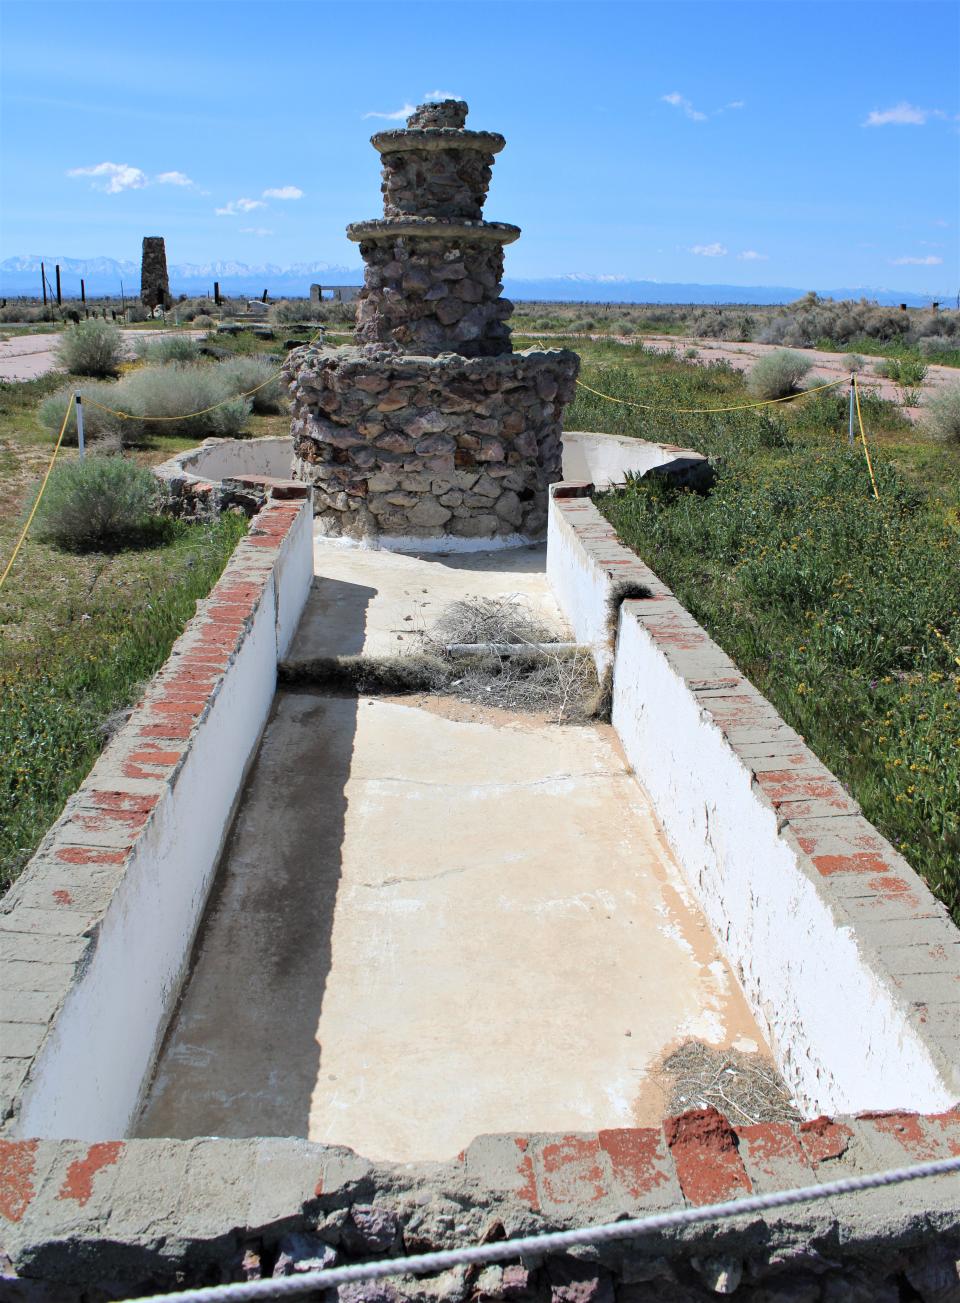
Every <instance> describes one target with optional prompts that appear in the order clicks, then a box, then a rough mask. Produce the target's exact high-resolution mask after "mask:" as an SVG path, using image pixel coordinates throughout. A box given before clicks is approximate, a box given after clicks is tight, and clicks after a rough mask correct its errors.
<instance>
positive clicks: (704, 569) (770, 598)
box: [566, 344, 960, 918]
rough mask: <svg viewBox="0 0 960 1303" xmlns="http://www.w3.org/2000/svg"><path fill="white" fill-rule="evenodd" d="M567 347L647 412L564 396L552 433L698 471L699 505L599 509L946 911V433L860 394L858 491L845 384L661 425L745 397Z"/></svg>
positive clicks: (950, 501) (621, 496)
mask: <svg viewBox="0 0 960 1303" xmlns="http://www.w3.org/2000/svg"><path fill="white" fill-rule="evenodd" d="M583 352H584V353H585V365H584V369H583V371H582V377H583V379H584V380H585V381H586V382H587V383H588V384H590V385H592V386H594V387H595V388H597V389H601V390H603V391H604V392H605V393H610V394H616V395H617V396H619V397H623V398H631V399H633V401H635V402H644V403H651V404H655V405H656V406H657V407H658V408H662V409H663V410H658V411H654V412H647V411H643V412H641V411H636V410H632V409H630V408H628V407H624V406H620V405H617V404H612V403H608V402H604V401H603V400H602V399H599V398H596V397H595V396H593V395H591V394H590V393H588V392H587V391H585V390H580V391H579V392H578V397H577V400H576V402H575V404H574V405H573V406H572V407H571V409H570V411H569V412H568V416H567V422H566V424H567V426H568V428H571V429H581V430H582V429H592V430H607V431H609V432H611V433H620V434H632V435H635V436H639V437H643V438H650V439H656V440H661V441H664V442H672V443H678V444H681V445H686V446H688V447H693V448H696V449H698V450H700V451H702V452H706V453H708V454H711V455H712V456H714V457H715V458H716V466H717V473H718V479H717V484H716V486H715V488H714V490H713V491H712V492H711V493H710V494H709V495H708V496H703V497H702V496H698V495H697V494H695V493H690V492H671V491H669V490H667V489H665V488H664V487H663V485H662V484H661V483H659V482H657V481H655V480H654V481H650V480H640V481H637V482H635V483H633V484H630V485H628V486H627V487H626V488H625V489H624V490H623V491H622V492H617V493H611V494H609V495H606V496H604V497H602V498H601V499H600V506H601V509H602V510H603V511H604V513H605V514H606V515H607V517H608V518H609V520H610V521H611V523H612V524H613V525H614V526H615V528H616V529H617V530H618V532H619V533H620V535H621V537H622V538H623V540H624V541H625V542H626V543H628V544H629V545H630V546H632V547H634V548H636V550H637V551H638V552H639V553H640V554H641V555H642V556H643V557H644V559H645V560H646V561H647V562H648V563H649V564H650V565H651V566H652V567H653V569H654V570H655V571H657V573H658V574H659V575H660V576H661V577H662V578H663V579H664V580H665V581H666V582H667V583H668V584H670V585H671V587H672V588H673V589H674V591H675V592H676V593H677V595H678V597H679V598H680V600H681V601H682V602H683V603H684V605H685V606H687V608H688V609H689V610H690V611H691V612H692V613H693V615H694V616H695V617H696V618H697V619H698V620H700V621H701V622H702V623H703V624H704V625H705V626H706V628H707V629H708V630H709V632H710V633H711V635H712V636H713V637H714V638H716V640H717V641H718V642H719V643H720V644H721V646H723V647H724V649H725V650H726V651H727V652H728V653H729V654H730V655H731V656H733V657H734V659H735V660H736V661H737V663H738V664H739V665H740V667H741V669H742V670H743V671H744V673H745V674H747V675H748V676H749V677H750V679H751V680H752V681H753V682H754V683H756V685H757V686H758V687H759V688H760V690H761V691H762V692H764V693H765V694H766V695H767V696H768V697H769V698H770V700H771V701H772V702H773V703H774V705H775V706H776V707H777V709H778V710H779V711H780V712H781V714H782V715H783V716H784V718H785V719H786V720H787V721H788V722H789V723H790V724H792V725H793V727H795V728H796V729H797V730H798V731H799V732H800V733H802V734H803V735H804V736H805V737H806V739H807V741H808V743H809V744H810V746H811V747H812V748H813V749H814V751H816V752H817V753H818V755H819V756H820V757H821V759H822V760H823V761H824V763H825V764H827V765H828V766H829V768H831V769H832V770H833V772H834V773H836V774H837V775H838V776H839V777H840V778H841V780H842V781H843V782H844V783H845V784H846V785H847V786H848V788H849V790H850V791H851V792H852V794H853V795H854V796H855V797H856V799H857V800H858V801H859V802H860V804H861V806H862V807H863V810H864V813H865V814H866V816H867V818H869V819H870V820H871V821H872V822H874V823H875V824H876V825H877V826H878V827H879V828H880V829H881V830H882V831H883V832H884V833H885V834H886V836H887V837H888V838H890V840H891V841H892V842H893V843H894V845H895V846H897V847H898V848H899V849H900V850H901V851H902V852H903V854H904V855H905V856H906V858H907V859H908V860H909V861H910V862H911V863H912V864H913V865H914V867H915V868H917V870H918V871H919V872H920V873H922V874H923V875H924V877H925V878H926V880H927V881H928V883H929V884H930V886H931V888H932V889H933V890H934V891H935V892H936V893H937V894H938V895H939V896H940V898H941V899H942V900H944V901H945V902H946V903H947V904H948V906H949V907H950V908H951V910H952V911H953V912H954V916H955V917H958V918H960V872H958V869H957V864H958V852H960V812H958V809H957V802H956V793H957V791H958V790H960V604H958V601H957V574H958V573H960V530H958V508H960V444H958V443H956V442H954V443H949V442H945V443H937V442H934V441H933V440H932V439H931V438H930V437H929V435H928V434H927V433H926V432H925V431H924V430H922V429H920V430H915V429H913V428H911V427H910V426H909V424H908V423H907V422H906V420H905V419H904V417H903V415H902V413H901V411H900V409H899V408H898V407H897V406H896V405H894V404H891V403H888V402H883V401H882V400H880V399H879V398H877V397H876V396H875V395H873V394H871V393H870V392H869V389H867V390H866V391H865V392H864V397H863V404H862V405H863V412H864V419H865V422H866V425H867V429H868V431H869V435H870V439H871V442H872V445H873V462H874V472H875V475H876V480H877V486H878V491H879V501H877V500H876V499H875V498H874V496H873V492H872V487H871V481H870V477H869V474H868V471H867V468H866V464H865V462H864V458H863V454H862V451H861V450H860V449H859V448H855V449H849V448H848V447H847V443H846V437H845V433H846V410H847V409H846V398H845V395H836V394H835V393H834V391H830V390H828V391H826V392H824V393H819V394H815V395H811V396H810V397H809V398H801V399H799V400H798V401H797V402H796V403H792V404H786V405H782V406H780V407H775V408H769V409H761V410H759V411H742V412H733V413H724V414H715V415H702V416H677V415H674V414H672V413H671V412H669V411H668V410H666V409H669V408H671V407H677V406H686V407H694V406H719V405H721V404H724V403H732V402H734V401H735V400H736V396H737V395H740V396H742V397H743V399H744V400H745V401H746V399H747V398H748V391H747V389H746V384H745V381H744V379H743V377H742V376H741V375H740V374H739V373H737V372H734V371H733V370H732V369H731V368H728V367H724V366H713V367H709V368H700V367H695V366H691V365H689V364H688V363H685V362H683V361H682V360H680V359H675V358H664V357H662V356H661V357H656V356H653V355H650V354H648V353H645V352H644V350H643V349H642V348H637V347H634V348H623V347H620V348H616V347H615V346H612V345H599V344H598V345H588V346H587V347H586V348H585V349H584V350H583ZM950 392H952V393H953V394H954V397H953V406H952V408H951V410H952V411H953V413H954V414H955V416H956V415H957V414H958V413H960V402H958V401H957V394H960V389H958V390H954V391H944V393H950ZM930 402H931V405H932V404H933V402H934V400H933V399H931V400H930ZM947 405H948V406H949V403H948V404H947Z"/></svg>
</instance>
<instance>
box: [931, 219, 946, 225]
mask: <svg viewBox="0 0 960 1303" xmlns="http://www.w3.org/2000/svg"><path fill="white" fill-rule="evenodd" d="M931 225H933V226H949V225H950V223H949V222H948V221H946V219H945V218H943V217H935V218H934V219H933V222H932V223H931Z"/></svg>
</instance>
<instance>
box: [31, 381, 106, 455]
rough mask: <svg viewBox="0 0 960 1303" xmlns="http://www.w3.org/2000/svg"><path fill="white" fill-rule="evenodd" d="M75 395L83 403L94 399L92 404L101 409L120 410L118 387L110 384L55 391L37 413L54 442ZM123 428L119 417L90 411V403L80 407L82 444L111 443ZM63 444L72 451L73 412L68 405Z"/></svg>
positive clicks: (74, 438)
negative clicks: (81, 413) (85, 400)
mask: <svg viewBox="0 0 960 1303" xmlns="http://www.w3.org/2000/svg"><path fill="white" fill-rule="evenodd" d="M76 393H79V394H80V395H81V396H82V397H83V398H84V399H90V398H92V399H95V400H96V402H98V403H102V404H103V405H104V407H113V408H117V409H119V410H123V408H122V401H121V400H120V393H121V385H118V384H110V383H109V382H108V381H101V382H100V383H99V384H83V385H67V386H65V387H64V388H63V389H58V390H57V392H56V393H55V394H50V395H49V396H48V397H47V398H45V399H44V400H43V402H42V403H41V404H40V406H39V408H38V409H37V416H38V418H39V421H40V424H41V425H42V426H43V428H44V429H45V430H46V431H47V432H48V433H49V434H50V435H52V437H53V438H54V439H55V438H56V437H57V435H58V434H59V433H60V426H61V424H62V423H63V413H64V411H65V409H66V406H67V404H68V403H69V402H70V400H71V399H72V398H73V395H74V394H76ZM123 424H124V422H123V421H121V419H120V418H119V417H116V416H112V415H111V414H110V413H109V412H104V411H102V410H101V409H100V408H99V407H94V405H93V403H90V402H85V403H84V405H83V437H84V442H85V443H97V442H98V441H103V440H107V439H110V440H112V439H115V438H116V437H117V436H118V435H122V433H123V430H122V426H123ZM63 442H64V443H65V444H66V445H68V446H69V447H76V443H77V411H76V408H75V407H74V406H72V405H71V408H70V416H69V418H68V420H67V428H66V430H65V431H64V435H63Z"/></svg>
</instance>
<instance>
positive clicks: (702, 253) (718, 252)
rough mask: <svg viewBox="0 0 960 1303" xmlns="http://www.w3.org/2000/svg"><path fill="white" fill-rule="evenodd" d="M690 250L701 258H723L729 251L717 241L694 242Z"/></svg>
mask: <svg viewBox="0 0 960 1303" xmlns="http://www.w3.org/2000/svg"><path fill="white" fill-rule="evenodd" d="M690 252H691V253H695V254H698V255H699V257H701V258H723V257H725V256H726V254H727V253H729V249H727V248H726V246H725V245H722V244H720V242H719V241H717V242H716V243H715V244H695V245H694V246H693V247H692V248H691V250H690Z"/></svg>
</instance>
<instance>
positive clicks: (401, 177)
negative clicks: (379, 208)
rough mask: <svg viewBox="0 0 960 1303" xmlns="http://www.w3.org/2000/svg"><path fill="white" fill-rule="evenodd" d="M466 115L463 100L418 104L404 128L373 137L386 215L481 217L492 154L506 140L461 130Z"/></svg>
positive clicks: (491, 132) (492, 134)
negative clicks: (379, 157)
mask: <svg viewBox="0 0 960 1303" xmlns="http://www.w3.org/2000/svg"><path fill="white" fill-rule="evenodd" d="M466 117H467V106H466V104H465V103H464V102H463V100H442V101H441V102H440V103H439V104H422V105H421V106H420V108H418V109H417V110H416V111H415V112H414V113H411V115H410V117H409V118H407V125H406V128H405V129H400V130H394V131H380V132H378V133H377V134H376V135H375V136H373V137H372V138H371V144H372V145H373V147H374V148H375V149H376V150H377V151H378V152H379V153H380V156H381V162H382V164H383V173H382V176H383V182H382V185H381V189H382V191H383V211H384V216H385V217H387V218H391V217H393V218H396V217H434V218H466V219H468V220H470V219H473V220H477V219H478V218H479V217H480V215H481V213H482V212H483V203H484V200H485V199H486V197H487V188H488V186H489V185H490V170H491V168H492V166H493V156H494V154H498V153H499V152H500V150H501V149H503V147H504V145H505V144H506V141H505V140H504V138H503V136H501V135H499V134H498V133H497V132H494V131H467V130H465V129H464V125H463V124H464V122H465V121H466ZM518 234H519V232H518Z"/></svg>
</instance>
